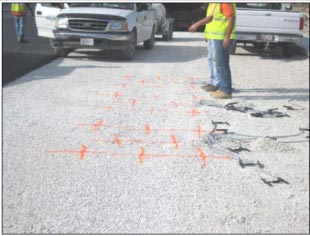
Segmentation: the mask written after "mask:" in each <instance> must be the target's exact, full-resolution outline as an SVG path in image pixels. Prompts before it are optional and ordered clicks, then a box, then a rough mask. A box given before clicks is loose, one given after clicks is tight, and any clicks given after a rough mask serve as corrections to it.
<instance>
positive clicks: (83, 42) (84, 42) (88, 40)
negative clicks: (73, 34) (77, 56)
mask: <svg viewBox="0 0 310 236" xmlns="http://www.w3.org/2000/svg"><path fill="white" fill-rule="evenodd" d="M80 44H81V45H86V46H93V45H94V39H92V38H81V41H80Z"/></svg>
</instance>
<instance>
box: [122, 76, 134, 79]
mask: <svg viewBox="0 0 310 236" xmlns="http://www.w3.org/2000/svg"><path fill="white" fill-rule="evenodd" d="M132 77H133V76H132V75H125V76H124V79H131V78H132Z"/></svg>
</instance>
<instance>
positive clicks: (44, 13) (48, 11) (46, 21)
mask: <svg viewBox="0 0 310 236" xmlns="http://www.w3.org/2000/svg"><path fill="white" fill-rule="evenodd" d="M63 8H64V4H63V3H37V5H36V10H35V21H36V26H37V31H38V36H40V37H45V38H54V33H53V30H54V29H55V21H56V16H57V15H58V14H59V13H60V12H61V10H62V9H63Z"/></svg>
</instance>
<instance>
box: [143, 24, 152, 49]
mask: <svg viewBox="0 0 310 236" xmlns="http://www.w3.org/2000/svg"><path fill="white" fill-rule="evenodd" d="M154 45H155V28H154V27H153V29H152V34H151V38H150V39H148V40H146V41H144V42H143V46H144V48H145V49H153V48H154Z"/></svg>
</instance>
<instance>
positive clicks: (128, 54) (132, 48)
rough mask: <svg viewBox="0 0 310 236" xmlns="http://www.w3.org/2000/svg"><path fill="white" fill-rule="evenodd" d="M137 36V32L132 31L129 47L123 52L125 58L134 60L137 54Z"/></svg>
mask: <svg viewBox="0 0 310 236" xmlns="http://www.w3.org/2000/svg"><path fill="white" fill-rule="evenodd" d="M136 44H137V36H136V33H135V32H131V38H130V41H129V45H128V47H127V48H126V49H125V50H124V51H123V52H122V55H123V58H124V59H125V60H132V59H133V58H134V57H135V54H136Z"/></svg>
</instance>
